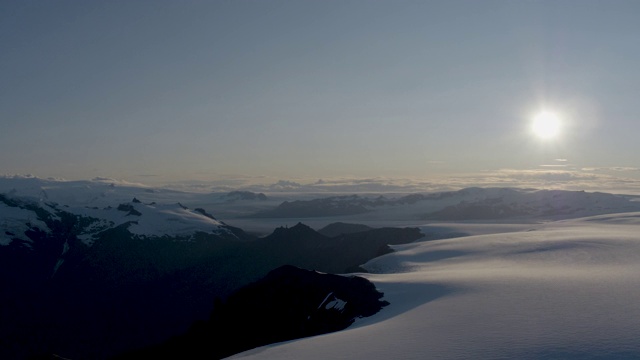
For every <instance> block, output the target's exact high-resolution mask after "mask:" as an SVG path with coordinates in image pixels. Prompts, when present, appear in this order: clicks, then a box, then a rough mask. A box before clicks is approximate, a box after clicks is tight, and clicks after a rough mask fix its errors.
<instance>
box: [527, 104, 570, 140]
mask: <svg viewBox="0 0 640 360" xmlns="http://www.w3.org/2000/svg"><path fill="white" fill-rule="evenodd" d="M561 127H562V123H561V121H560V117H558V115H557V114H556V113H554V112H551V111H541V112H539V113H537V114H536V115H535V116H534V117H533V123H532V127H531V128H532V130H533V133H534V134H536V136H538V137H539V138H541V139H545V140H546V139H553V138H555V137H557V136H558V134H559V133H560V128H561Z"/></svg>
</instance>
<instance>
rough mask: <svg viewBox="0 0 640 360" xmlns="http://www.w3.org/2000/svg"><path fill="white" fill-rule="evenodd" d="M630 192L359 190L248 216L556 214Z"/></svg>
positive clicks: (634, 207) (625, 201)
mask: <svg viewBox="0 0 640 360" xmlns="http://www.w3.org/2000/svg"><path fill="white" fill-rule="evenodd" d="M639 210H640V202H638V201H633V198H632V197H629V196H624V195H613V194H607V193H598V192H596V193H587V192H584V191H564V190H530V189H514V188H467V189H462V190H459V191H451V192H442V193H435V194H411V195H406V196H401V197H398V198H385V197H383V196H377V197H366V196H359V195H350V196H332V197H326V198H319V199H312V200H296V201H285V202H283V203H281V204H280V205H278V206H277V207H275V208H273V209H269V210H262V211H259V212H256V213H254V214H253V215H251V216H250V217H253V218H314V217H341V216H349V215H358V214H361V215H362V214H369V215H371V214H376V213H381V214H384V215H385V216H386V217H387V218H398V219H407V220H409V219H421V220H441V221H447V220H452V221H457V220H487V219H509V218H517V217H530V218H531V217H533V218H537V219H562V218H571V217H574V218H576V217H583V216H590V215H597V214H607V213H616V212H627V211H639Z"/></svg>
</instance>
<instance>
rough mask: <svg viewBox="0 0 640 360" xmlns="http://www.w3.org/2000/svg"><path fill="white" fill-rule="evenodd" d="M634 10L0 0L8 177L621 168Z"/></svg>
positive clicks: (538, 4)
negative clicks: (28, 175) (22, 175)
mask: <svg viewBox="0 0 640 360" xmlns="http://www.w3.org/2000/svg"><path fill="white" fill-rule="evenodd" d="M639 16H640V2H639V1H561V0H552V1H510V0H505V1H455V0H454V1H450V0H446V1H395V0H394V1H391V0H389V1H359V0H357V1H355V0H323V1H305V0H274V1H262V0H255V1H243V0H239V1H162V0H159V1H84V0H82V1H80V0H78V1H18V0H9V1H3V2H2V3H0V49H2V50H1V51H0V83H1V86H0V129H1V130H0V173H5V174H12V173H31V174H35V175H38V176H43V177H45V176H59V177H65V178H70V179H74V178H76V179H77V178H85V179H88V178H92V177H96V176H112V177H119V178H123V179H130V180H133V181H140V180H144V179H148V178H151V177H157V178H158V179H160V180H163V181H170V180H181V179H182V180H184V179H209V178H211V179H214V178H219V177H225V176H227V177H228V176H234V175H239V176H240V175H242V176H245V175H246V176H256V177H257V176H269V177H275V178H282V179H285V178H289V177H298V178H302V177H309V178H330V177H340V176H354V177H372V176H384V177H425V178H426V177H429V176H433V175H439V176H441V175H447V174H452V173H459V172H477V171H486V170H495V169H522V170H526V169H535V168H537V167H539V166H541V165H558V166H560V165H561V166H567V165H568V164H571V165H572V166H574V167H576V168H586V167H589V168H597V167H618V168H625V169H630V168H633V167H637V166H638V154H639V153H640V141H638V136H639V135H638V134H640V101H638V98H639V95H640V71H638V64H640V41H638V35H639V34H640V21H638V17H639ZM540 114H546V115H542V116H543V117H544V116H546V118H547V125H534V122H536V121H539V119H538V118H539V117H540V116H541V115H540ZM550 117H551V118H554V119H556V120H553V121H557V124H556V125H549V118H550ZM536 119H538V120H536ZM553 121H552V122H553ZM536 126H537V127H538V128H539V127H540V126H542V130H540V129H538V130H535V128H536ZM554 126H555V128H554ZM558 159H559V160H562V163H561V164H558V163H557V161H558ZM634 174H635V176H637V175H638V173H637V171H636V172H635V173H634Z"/></svg>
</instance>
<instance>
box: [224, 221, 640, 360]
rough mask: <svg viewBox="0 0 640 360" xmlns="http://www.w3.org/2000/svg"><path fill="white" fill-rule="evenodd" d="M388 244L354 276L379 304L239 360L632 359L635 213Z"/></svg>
mask: <svg viewBox="0 0 640 360" xmlns="http://www.w3.org/2000/svg"><path fill="white" fill-rule="evenodd" d="M532 230H534V231H519V232H510V233H500V234H487V235H477V236H470V237H463V238H456V239H447V240H438V241H430V242H423V243H413V244H408V245H402V246H396V247H395V248H396V250H397V252H396V253H392V254H388V255H385V256H383V257H380V258H377V259H374V260H372V261H371V262H369V263H367V264H366V266H365V267H366V268H367V269H369V270H370V271H372V272H376V273H372V274H362V276H364V277H366V278H368V279H370V280H371V281H373V282H374V283H375V284H376V286H377V287H378V288H379V289H380V290H381V291H383V292H384V294H385V296H384V299H385V300H387V301H389V302H390V303H391V305H389V306H387V307H386V308H383V310H382V311H381V312H379V313H378V314H376V315H374V316H372V317H369V318H364V319H360V320H358V321H356V323H355V324H354V325H353V326H352V327H350V328H348V329H346V330H344V331H340V332H337V333H332V334H327V335H322V336H316V337H313V338H307V339H300V340H295V341H290V342H286V343H281V344H273V345H269V346H265V347H262V348H258V349H254V350H250V351H247V352H245V353H242V354H238V355H236V356H234V357H233V358H243V359H244V358H246V359H369V360H370V359H567V358H568V359H624V358H628V359H637V358H640V341H639V340H638V339H640V305H639V301H640V276H638V274H640V213H627V214H618V215H604V216H595V217H591V218H586V219H579V220H566V221H560V222H555V223H548V224H544V225H539V226H537V227H536V228H535V229H532Z"/></svg>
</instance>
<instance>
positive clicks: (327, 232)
mask: <svg viewBox="0 0 640 360" xmlns="http://www.w3.org/2000/svg"><path fill="white" fill-rule="evenodd" d="M371 229H372V228H371V227H369V226H367V225H361V224H347V223H343V222H335V223H331V224H329V225H327V226H325V227H323V228H322V229H320V230H318V232H319V233H320V234H322V235H324V236H328V237H334V236H339V235H345V234H353V233H357V232H361V231H368V230H371Z"/></svg>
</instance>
